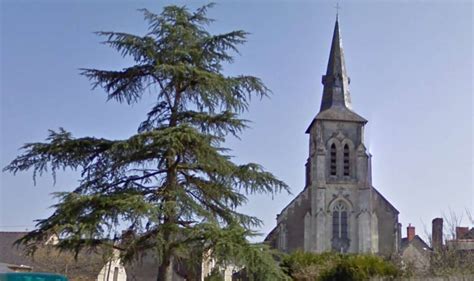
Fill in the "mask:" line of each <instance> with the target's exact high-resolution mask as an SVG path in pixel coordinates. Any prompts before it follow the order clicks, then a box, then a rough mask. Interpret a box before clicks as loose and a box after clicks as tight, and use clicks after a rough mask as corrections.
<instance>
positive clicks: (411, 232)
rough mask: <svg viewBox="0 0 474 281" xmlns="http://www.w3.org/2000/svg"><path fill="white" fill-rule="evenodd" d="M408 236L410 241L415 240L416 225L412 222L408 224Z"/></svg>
mask: <svg viewBox="0 0 474 281" xmlns="http://www.w3.org/2000/svg"><path fill="white" fill-rule="evenodd" d="M407 238H408V242H410V241H411V240H413V238H415V227H414V226H411V223H410V224H408V226H407Z"/></svg>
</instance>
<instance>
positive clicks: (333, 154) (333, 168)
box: [330, 143, 337, 176]
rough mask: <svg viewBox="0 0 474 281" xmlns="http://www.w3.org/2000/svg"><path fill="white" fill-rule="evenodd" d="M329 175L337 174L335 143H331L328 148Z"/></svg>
mask: <svg viewBox="0 0 474 281" xmlns="http://www.w3.org/2000/svg"><path fill="white" fill-rule="evenodd" d="M330 153H331V154H330V162H331V163H330V175H331V176H335V175H337V165H336V159H337V150H336V144H334V143H333V144H332V145H331V150H330Z"/></svg>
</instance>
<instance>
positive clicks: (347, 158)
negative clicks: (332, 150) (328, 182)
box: [344, 144, 351, 176]
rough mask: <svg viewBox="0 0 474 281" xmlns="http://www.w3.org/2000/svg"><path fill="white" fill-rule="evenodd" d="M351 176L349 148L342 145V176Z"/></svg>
mask: <svg viewBox="0 0 474 281" xmlns="http://www.w3.org/2000/svg"><path fill="white" fill-rule="evenodd" d="M350 175H351V165H350V150H349V146H348V145H347V144H346V145H344V176H350Z"/></svg>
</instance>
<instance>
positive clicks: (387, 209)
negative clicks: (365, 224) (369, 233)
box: [372, 188, 398, 255]
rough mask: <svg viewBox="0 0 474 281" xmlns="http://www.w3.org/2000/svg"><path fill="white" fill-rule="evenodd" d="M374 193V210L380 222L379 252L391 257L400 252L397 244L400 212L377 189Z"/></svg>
mask: <svg viewBox="0 0 474 281" xmlns="http://www.w3.org/2000/svg"><path fill="white" fill-rule="evenodd" d="M373 191H374V192H373V195H372V198H373V200H372V202H373V208H374V211H375V214H376V216H377V220H378V240H379V247H378V248H379V252H380V253H381V254H383V255H390V254H391V253H394V252H397V251H398V249H396V247H398V243H396V240H397V237H398V234H397V231H398V212H397V211H396V210H394V208H393V207H392V205H390V203H388V202H387V200H386V199H385V198H383V197H382V195H380V193H379V192H378V191H376V190H375V188H374V190H373Z"/></svg>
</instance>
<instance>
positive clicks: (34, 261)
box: [0, 232, 106, 281]
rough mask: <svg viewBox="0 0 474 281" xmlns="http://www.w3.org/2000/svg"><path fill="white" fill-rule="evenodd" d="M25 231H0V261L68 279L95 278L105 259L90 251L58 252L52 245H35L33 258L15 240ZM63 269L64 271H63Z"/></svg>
mask: <svg viewBox="0 0 474 281" xmlns="http://www.w3.org/2000/svg"><path fill="white" fill-rule="evenodd" d="M27 233H28V232H0V263H6V264H13V265H16V266H19V265H24V266H28V267H31V268H32V269H33V270H34V271H38V272H55V273H59V274H64V275H67V277H68V278H69V280H71V281H74V280H95V279H96V278H97V275H98V274H99V272H100V270H101V269H102V267H103V266H104V265H105V263H106V261H105V260H104V259H103V258H102V255H101V254H99V253H97V252H93V251H83V252H80V254H79V255H78V256H77V258H75V257H74V253H69V252H60V251H58V250H57V249H55V248H54V246H53V245H44V246H43V247H39V248H38V250H37V251H36V252H35V255H34V256H33V257H31V256H28V255H26V254H25V253H24V248H23V247H22V246H16V245H14V243H15V241H16V240H18V239H20V238H22V237H23V236H24V235H26V234H27ZM66 271H67V274H66Z"/></svg>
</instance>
